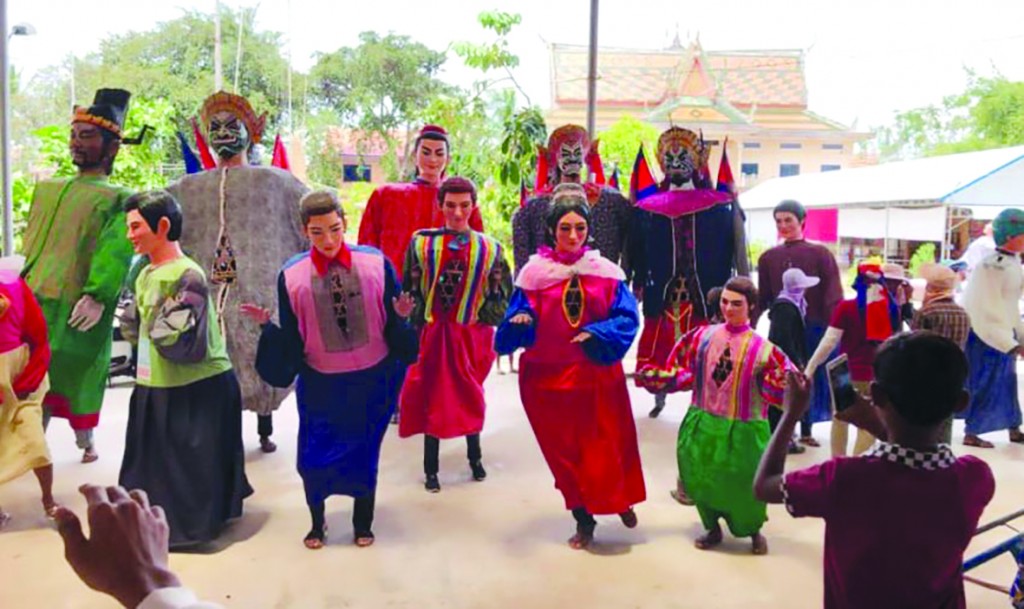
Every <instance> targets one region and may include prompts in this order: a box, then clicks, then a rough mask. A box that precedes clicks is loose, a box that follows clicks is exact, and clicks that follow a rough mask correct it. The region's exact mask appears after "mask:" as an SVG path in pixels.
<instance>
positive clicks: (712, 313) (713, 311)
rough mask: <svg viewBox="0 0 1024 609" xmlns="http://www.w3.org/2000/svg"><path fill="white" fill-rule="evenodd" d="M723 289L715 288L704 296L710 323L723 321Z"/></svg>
mask: <svg viewBox="0 0 1024 609" xmlns="http://www.w3.org/2000/svg"><path fill="white" fill-rule="evenodd" d="M721 301H722V287H721V286H718V287H714V288H711V289H710V290H708V293H707V294H706V295H705V296H704V304H705V306H706V313H707V317H708V320H709V321H715V322H717V321H721V319H722V302H721Z"/></svg>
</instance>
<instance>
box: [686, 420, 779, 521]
mask: <svg viewBox="0 0 1024 609" xmlns="http://www.w3.org/2000/svg"><path fill="white" fill-rule="evenodd" d="M770 437H771V433H770V431H769V429H768V421H764V420H761V421H735V420H732V419H725V418H722V417H718V416H715V415H713V414H709V413H707V412H704V411H703V410H701V409H699V408H696V407H691V408H690V410H689V411H687V413H686V418H684V419H683V424H682V425H680V427H679V441H678V443H677V446H676V455H677V458H678V459H679V477H680V479H682V481H683V488H685V489H686V493H687V494H688V495H689V496H690V499H692V500H693V502H694V505H696V507H697V511H698V512H699V513H700V519H701V522H702V523H703V524H704V528H705V529H707V530H709V531H710V530H711V529H713V528H714V527H715V526H716V525H717V524H718V521H719V519H724V520H725V522H726V524H727V525H728V526H729V531H730V532H731V533H732V534H733V535H735V536H736V537H751V536H753V535H755V534H756V533H758V532H759V531H760V530H761V527H762V526H763V525H764V523H765V521H766V520H768V508H767V505H766V504H765V503H764V502H762V501H758V500H757V499H755V498H754V474H755V473H756V472H757V466H758V463H760V461H761V455H762V454H763V453H764V450H765V447H766V446H767V445H768V439H769V438H770Z"/></svg>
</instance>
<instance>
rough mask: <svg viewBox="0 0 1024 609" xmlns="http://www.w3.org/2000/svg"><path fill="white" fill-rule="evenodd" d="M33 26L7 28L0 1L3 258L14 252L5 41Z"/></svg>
mask: <svg viewBox="0 0 1024 609" xmlns="http://www.w3.org/2000/svg"><path fill="white" fill-rule="evenodd" d="M35 33H36V30H35V28H34V27H32V26H31V25H29V24H27V23H19V24H18V25H16V26H14V27H13V28H9V27H8V26H7V0H0V70H3V72H2V73H0V80H2V81H3V86H2V87H0V108H2V109H3V112H2V114H3V117H2V121H3V122H2V123H0V157H2V158H0V165H2V167H0V172H2V174H3V183H4V190H3V223H4V227H3V234H4V251H3V253H4V255H5V256H10V255H11V254H13V253H14V185H13V184H12V183H11V81H10V72H11V60H10V56H9V55H8V44H7V43H8V41H9V40H10V38H11V36H30V35H32V34H35Z"/></svg>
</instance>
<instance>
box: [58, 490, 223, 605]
mask: <svg viewBox="0 0 1024 609" xmlns="http://www.w3.org/2000/svg"><path fill="white" fill-rule="evenodd" d="M78 490H79V491H80V492H81V493H82V494H83V495H84V496H85V499H86V502H87V503H88V520H89V538H88V539H87V538H86V537H85V535H84V534H83V533H82V523H81V521H80V520H79V519H78V516H77V515H75V513H74V512H72V511H71V510H70V509H68V508H66V507H63V506H62V507H60V508H58V509H57V512H56V514H55V518H56V520H57V530H58V531H59V532H60V536H61V538H63V540H64V556H65V558H67V561H68V563H69V564H70V565H71V568H72V569H74V570H75V573H76V574H77V575H78V577H79V578H81V579H82V581H83V582H85V584H86V585H87V586H89V587H90V588H92V589H93V590H96V591H97V592H103V593H104V594H109V595H110V596H112V597H114V598H115V599H117V601H118V602H119V603H121V605H122V606H123V607H127V608H128V609H221V607H220V606H219V605H214V604H211V603H204V602H200V601H199V600H198V599H196V596H195V594H193V593H192V591H190V590H188V589H187V588H183V587H182V586H181V582H180V581H178V577H177V576H176V575H175V574H174V573H172V572H171V571H170V569H169V568H168V567H167V543H168V536H169V534H170V529H169V527H168V525H167V518H166V517H165V516H164V511H163V509H162V508H161V507H160V506H158V505H154V506H151V505H150V504H149V498H148V497H146V493H145V492H144V491H140V490H133V491H131V492H129V491H126V490H125V489H124V488H122V487H120V486H108V487H102V486H95V485H92V484H86V485H83V486H82V487H81V488H79V489H78Z"/></svg>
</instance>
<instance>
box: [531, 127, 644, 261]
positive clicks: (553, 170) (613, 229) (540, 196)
mask: <svg viewBox="0 0 1024 609" xmlns="http://www.w3.org/2000/svg"><path fill="white" fill-rule="evenodd" d="M597 147H598V146H597V140H594V141H593V142H591V141H590V138H589V137H588V136H587V130H586V129H584V128H583V127H580V126H579V125H564V126H562V127H559V128H558V129H555V130H554V131H553V132H551V136H550V137H549V138H548V147H547V148H543V147H542V148H541V149H540V151H539V152H540V154H539V157H538V163H539V164H538V167H537V189H536V195H535V196H533V197H532V198H530V199H529V200H528V201H527V202H526V204H525V205H523V207H522V208H521V209H519V210H518V211H516V213H515V214H513V216H512V241H513V249H514V250H515V252H514V254H515V263H516V274H518V273H519V270H520V269H522V268H523V267H524V266H525V265H526V262H527V261H528V260H529V259H530V256H532V255H533V254H535V253H536V252H537V248H539V247H541V246H542V245H545V244H546V243H547V236H546V231H547V215H548V210H549V209H550V208H551V198H552V192H553V189H554V188H555V187H556V186H558V185H559V184H565V183H575V184H579V183H581V181H582V175H583V167H584V165H586V166H587V168H588V171H589V172H590V181H589V182H588V183H586V184H585V185H584V187H585V188H586V191H587V202H588V203H589V204H590V207H591V216H590V217H591V222H592V224H591V227H590V234H591V240H592V242H593V245H594V246H595V247H596V248H597V249H598V250H599V251H600V252H601V255H602V256H604V257H605V258H607V259H609V260H611V261H612V262H614V263H615V264H620V263H621V264H622V265H623V266H626V264H625V262H626V256H625V254H626V242H627V237H628V235H629V226H630V220H631V219H632V207H631V206H630V203H629V201H628V200H627V199H626V198H625V197H623V196H622V194H621V193H620V192H619V191H618V190H616V189H614V188H608V187H605V186H604V172H603V170H602V169H601V159H600V157H599V156H598V154H597Z"/></svg>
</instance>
